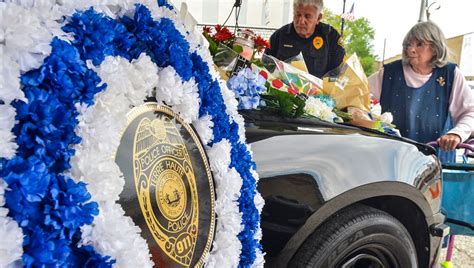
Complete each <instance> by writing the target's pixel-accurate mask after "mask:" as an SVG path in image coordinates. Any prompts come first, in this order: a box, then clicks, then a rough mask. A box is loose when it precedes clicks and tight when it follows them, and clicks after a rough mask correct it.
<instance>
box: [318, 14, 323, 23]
mask: <svg viewBox="0 0 474 268" xmlns="http://www.w3.org/2000/svg"><path fill="white" fill-rule="evenodd" d="M322 18H323V13H322V12H319V14H318V23H319V22H320V21H321V19H322Z"/></svg>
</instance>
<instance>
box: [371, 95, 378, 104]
mask: <svg viewBox="0 0 474 268" xmlns="http://www.w3.org/2000/svg"><path fill="white" fill-rule="evenodd" d="M370 100H371V101H372V104H373V105H377V104H378V103H379V100H377V99H376V98H374V97H372V98H370Z"/></svg>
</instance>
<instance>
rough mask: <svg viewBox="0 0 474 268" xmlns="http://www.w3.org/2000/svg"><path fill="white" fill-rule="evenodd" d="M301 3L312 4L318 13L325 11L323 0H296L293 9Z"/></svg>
mask: <svg viewBox="0 0 474 268" xmlns="http://www.w3.org/2000/svg"><path fill="white" fill-rule="evenodd" d="M299 5H312V6H314V7H315V8H316V9H317V10H318V13H321V12H323V8H324V3H323V0H294V1H293V10H294V9H296V7H297V6H299Z"/></svg>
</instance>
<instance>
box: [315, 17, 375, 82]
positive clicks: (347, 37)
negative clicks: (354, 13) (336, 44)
mask: <svg viewBox="0 0 474 268" xmlns="http://www.w3.org/2000/svg"><path fill="white" fill-rule="evenodd" d="M323 22H325V23H328V24H329V25H331V26H333V27H334V28H335V29H337V30H338V31H339V32H340V31H341V16H339V15H336V14H334V13H332V12H331V11H330V10H328V9H326V8H325V9H324V16H323ZM374 39H375V30H374V29H373V28H372V26H370V23H369V21H368V20H367V19H366V18H363V17H361V18H358V19H356V20H354V21H347V20H345V21H344V33H343V40H344V48H345V49H346V54H347V56H350V55H352V54H354V53H356V54H357V56H359V60H360V63H361V65H362V67H363V68H364V71H365V73H366V75H367V76H369V75H371V74H372V73H373V72H374V71H375V70H374V63H375V61H376V56H375V55H374V54H373V52H372V50H373V45H372V42H373V41H374Z"/></svg>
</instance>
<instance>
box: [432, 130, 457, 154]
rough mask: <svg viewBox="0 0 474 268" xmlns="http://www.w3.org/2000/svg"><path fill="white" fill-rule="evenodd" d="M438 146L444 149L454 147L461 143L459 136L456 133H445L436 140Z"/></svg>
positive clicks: (452, 148) (447, 149)
mask: <svg viewBox="0 0 474 268" xmlns="http://www.w3.org/2000/svg"><path fill="white" fill-rule="evenodd" d="M437 142H438V144H439V147H440V148H441V149H443V150H445V151H451V150H454V149H456V146H458V144H460V143H461V137H459V135H457V134H452V133H451V134H446V135H443V136H441V137H440V138H439V139H438V140H437Z"/></svg>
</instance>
